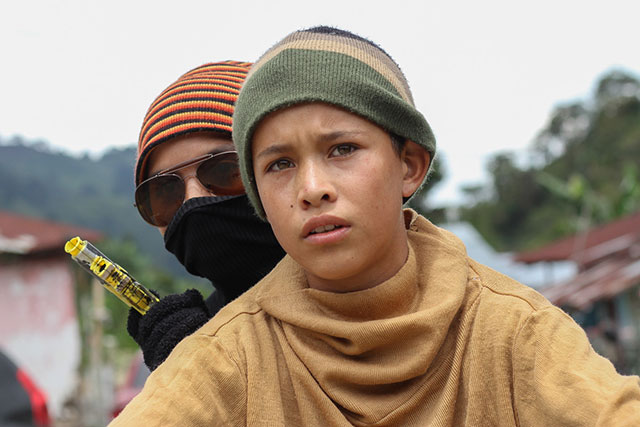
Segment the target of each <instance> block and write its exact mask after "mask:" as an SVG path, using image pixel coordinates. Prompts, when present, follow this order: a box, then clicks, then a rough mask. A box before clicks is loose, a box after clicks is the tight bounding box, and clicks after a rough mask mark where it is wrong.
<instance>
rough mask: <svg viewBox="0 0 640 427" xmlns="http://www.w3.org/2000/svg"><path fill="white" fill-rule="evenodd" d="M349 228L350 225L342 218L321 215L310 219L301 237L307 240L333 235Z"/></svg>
mask: <svg viewBox="0 0 640 427" xmlns="http://www.w3.org/2000/svg"><path fill="white" fill-rule="evenodd" d="M349 226H350V224H349V223H347V221H345V220H344V219H342V218H339V217H336V216H333V215H320V216H317V217H313V218H311V219H309V220H308V221H307V222H306V223H305V224H304V227H303V228H302V233H301V237H303V238H306V237H309V236H314V235H318V234H324V233H331V232H335V231H336V230H339V229H341V228H345V227H349Z"/></svg>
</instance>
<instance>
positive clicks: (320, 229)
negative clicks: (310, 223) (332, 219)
mask: <svg viewBox="0 0 640 427" xmlns="http://www.w3.org/2000/svg"><path fill="white" fill-rule="evenodd" d="M336 228H342V226H341V225H335V224H331V225H321V226H320V227H317V228H314V229H313V230H311V232H309V235H312V234H318V233H324V232H327V231H332V230H335V229H336Z"/></svg>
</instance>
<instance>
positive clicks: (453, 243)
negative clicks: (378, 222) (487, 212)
mask: <svg viewBox="0 0 640 427" xmlns="http://www.w3.org/2000/svg"><path fill="white" fill-rule="evenodd" d="M404 213H405V223H406V226H407V230H408V232H409V233H410V236H411V234H413V237H410V238H412V239H413V240H414V241H416V240H420V241H421V244H422V245H423V246H424V249H423V251H424V252H425V253H427V254H428V257H430V258H434V257H436V256H439V257H447V258H448V257H451V258H457V259H464V260H465V263H464V264H466V267H467V268H468V272H467V274H468V275H467V286H468V287H469V288H472V289H468V292H467V294H468V295H467V297H468V298H469V299H471V300H475V297H474V296H476V297H477V296H480V295H482V298H481V300H482V301H483V303H485V304H486V303H493V304H504V305H508V306H511V307H512V308H514V309H519V310H522V311H525V312H531V311H537V310H541V309H545V308H548V307H553V305H552V304H551V303H550V302H549V301H548V300H547V299H546V298H545V297H544V296H543V295H541V294H540V293H539V292H537V291H536V290H535V289H533V288H531V287H529V286H526V284H522V283H520V282H518V281H517V280H515V279H513V278H511V277H509V276H507V275H505V274H503V273H500V272H499V271H496V270H494V269H492V268H490V267H488V266H486V265H484V264H481V263H479V262H477V261H475V260H474V259H472V258H471V257H470V256H469V255H468V254H467V251H466V247H465V245H464V243H463V242H462V241H461V240H460V238H459V237H458V236H456V235H455V234H454V233H452V232H450V231H448V230H445V229H444V228H441V227H438V226H436V225H434V224H432V223H431V222H430V221H429V220H428V219H426V218H425V217H423V216H422V215H420V214H418V213H416V212H415V211H413V210H411V209H405V212H404ZM412 232H413V233H412ZM435 252H437V253H438V254H437V255H436V254H435ZM459 265H461V263H460V264H459ZM474 289H475V290H474ZM468 302H471V301H468Z"/></svg>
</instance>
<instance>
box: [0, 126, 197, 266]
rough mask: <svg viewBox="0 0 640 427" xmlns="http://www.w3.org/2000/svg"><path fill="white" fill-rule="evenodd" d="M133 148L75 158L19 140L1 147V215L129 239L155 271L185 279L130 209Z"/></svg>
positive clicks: (154, 234)
mask: <svg viewBox="0 0 640 427" xmlns="http://www.w3.org/2000/svg"><path fill="white" fill-rule="evenodd" d="M135 154H136V148H135V147H133V146H132V147H127V148H123V149H115V148H114V149H111V150H109V151H106V152H105V153H104V154H103V155H102V156H100V157H99V158H90V157H89V156H86V155H85V156H82V157H74V156H71V155H69V154H66V153H62V152H58V151H55V150H52V149H51V148H49V147H48V146H47V145H46V144H43V143H37V144H30V143H28V142H25V141H23V140H21V139H20V138H13V139H12V140H11V142H10V143H5V144H0V209H4V210H8V211H12V212H16V213H21V214H24V215H27V216H31V217H37V218H45V219H49V220H54V221H59V222H63V223H69V224H76V225H80V226H84V227H90V228H93V229H96V230H99V231H102V232H103V233H104V234H105V235H107V236H109V237H114V238H129V239H132V240H133V241H135V242H136V244H137V246H138V247H139V248H140V250H141V251H144V252H145V253H147V254H148V255H149V256H150V257H151V258H152V259H153V260H154V263H156V264H157V265H158V266H162V268H164V269H166V270H167V271H169V272H171V273H174V274H178V275H186V274H187V273H186V272H185V271H184V268H183V267H182V266H181V265H180V264H179V263H178V262H177V261H176V260H175V258H174V257H173V255H171V254H170V253H168V252H167V251H166V250H165V249H164V245H163V241H162V237H161V235H160V233H158V232H157V231H156V230H155V229H154V228H153V227H151V226H150V225H148V224H147V223H145V222H144V221H143V220H142V218H140V215H139V214H138V212H137V210H136V208H135V207H134V206H133V191H134V184H133V165H134V162H135Z"/></svg>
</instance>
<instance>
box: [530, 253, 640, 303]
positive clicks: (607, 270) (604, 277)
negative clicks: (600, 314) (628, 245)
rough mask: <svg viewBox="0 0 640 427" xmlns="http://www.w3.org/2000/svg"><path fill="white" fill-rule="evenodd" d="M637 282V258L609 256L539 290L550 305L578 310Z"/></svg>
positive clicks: (639, 275)
mask: <svg viewBox="0 0 640 427" xmlns="http://www.w3.org/2000/svg"><path fill="white" fill-rule="evenodd" d="M638 283H640V258H636V259H629V258H613V259H609V260H606V261H603V262H601V263H599V264H597V265H596V266H594V267H591V268H589V269H587V270H585V271H582V272H580V273H578V274H577V275H576V276H574V277H572V278H571V279H569V280H567V281H565V282H561V283H558V284H555V285H553V286H550V287H548V288H544V289H543V290H542V291H541V292H542V294H543V295H544V296H545V297H547V298H548V299H549V301H551V302H552V303H553V304H555V305H558V306H568V307H573V308H576V309H579V310H586V309H588V308H589V307H590V306H591V305H592V304H593V303H594V302H596V301H599V300H602V299H609V298H612V297H613V296H615V295H617V294H619V293H621V292H624V291H626V290H627V289H629V288H631V287H632V286H634V285H636V284H638Z"/></svg>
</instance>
